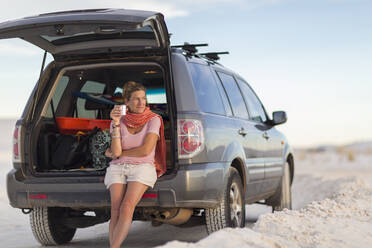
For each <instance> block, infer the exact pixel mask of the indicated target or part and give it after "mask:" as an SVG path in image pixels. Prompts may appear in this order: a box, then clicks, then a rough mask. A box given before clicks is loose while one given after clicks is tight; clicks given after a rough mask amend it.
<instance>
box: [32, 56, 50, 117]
mask: <svg viewBox="0 0 372 248" xmlns="http://www.w3.org/2000/svg"><path fill="white" fill-rule="evenodd" d="M46 56H47V51H45V52H44V57H43V63H42V64H41V69H40V75H39V80H38V81H37V85H36V92H35V94H34V97H33V99H32V112H31V121H33V119H34V115H35V109H36V101H37V99H38V97H39V91H40V80H41V75H42V74H43V71H44V66H45V60H46Z"/></svg>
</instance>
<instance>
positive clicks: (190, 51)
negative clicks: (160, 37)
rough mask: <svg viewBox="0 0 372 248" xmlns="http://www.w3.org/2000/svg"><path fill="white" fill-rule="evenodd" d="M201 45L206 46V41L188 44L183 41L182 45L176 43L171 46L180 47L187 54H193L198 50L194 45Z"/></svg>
mask: <svg viewBox="0 0 372 248" xmlns="http://www.w3.org/2000/svg"><path fill="white" fill-rule="evenodd" d="M201 46H208V44H207V43H202V44H190V43H188V42H185V43H184V44H183V45H176V46H172V47H174V48H182V50H185V51H186V52H187V55H195V54H196V53H197V52H198V49H196V47H201Z"/></svg>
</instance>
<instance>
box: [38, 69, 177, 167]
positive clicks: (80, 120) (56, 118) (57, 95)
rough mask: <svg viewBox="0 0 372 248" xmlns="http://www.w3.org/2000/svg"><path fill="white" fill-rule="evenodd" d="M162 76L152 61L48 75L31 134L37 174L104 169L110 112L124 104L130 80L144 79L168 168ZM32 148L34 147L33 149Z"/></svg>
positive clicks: (168, 135) (167, 122)
mask: <svg viewBox="0 0 372 248" xmlns="http://www.w3.org/2000/svg"><path fill="white" fill-rule="evenodd" d="M164 78H165V74H164V71H163V70H162V68H161V67H160V66H159V65H158V64H156V63H137V62H136V63H110V64H95V65H84V66H80V65H79V66H71V67H66V68H63V69H62V70H61V71H59V72H58V73H56V74H55V75H54V76H53V75H52V76H51V77H50V80H49V82H48V86H49V87H46V91H45V92H49V93H48V95H45V96H44V97H45V100H44V102H45V104H44V107H43V108H42V109H41V110H40V111H41V113H40V116H41V118H40V119H39V120H38V122H37V124H36V126H35V128H34V131H33V134H35V136H33V140H34V141H35V142H36V144H37V145H36V146H34V147H33V154H34V164H33V168H32V171H33V172H35V173H50V172H55V173H61V172H72V173H74V172H78V171H80V172H81V171H83V172H89V171H92V172H97V171H98V172H102V173H103V172H104V171H105V169H106V167H107V166H108V165H109V162H110V159H109V158H107V157H105V156H104V152H105V151H106V149H107V148H108V147H109V146H110V143H111V138H110V134H109V127H110V122H111V119H110V111H111V109H112V108H113V106H114V105H116V104H123V98H122V88H123V85H124V84H125V83H126V82H128V81H136V82H139V83H142V84H143V85H144V86H145V87H146V89H147V92H146V97H147V104H148V106H149V107H150V109H151V110H152V111H153V112H155V113H157V114H159V115H160V116H161V117H162V118H163V122H164V134H165V135H164V136H165V139H166V145H167V170H170V169H171V168H172V165H171V164H172V163H171V156H170V155H171V150H170V143H171V136H172V135H171V132H170V130H172V129H171V127H170V125H171V122H170V118H169V109H168V101H167V93H166V88H167V87H166V85H165V80H164ZM35 148H36V149H35Z"/></svg>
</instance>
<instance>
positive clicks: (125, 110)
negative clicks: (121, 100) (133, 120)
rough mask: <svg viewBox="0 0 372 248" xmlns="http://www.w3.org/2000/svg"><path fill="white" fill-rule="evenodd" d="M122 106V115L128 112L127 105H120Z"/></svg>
mask: <svg viewBox="0 0 372 248" xmlns="http://www.w3.org/2000/svg"><path fill="white" fill-rule="evenodd" d="M120 107H121V115H125V114H126V112H127V105H125V104H122V105H120Z"/></svg>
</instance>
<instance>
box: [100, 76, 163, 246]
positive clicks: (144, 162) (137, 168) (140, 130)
mask: <svg viewBox="0 0 372 248" xmlns="http://www.w3.org/2000/svg"><path fill="white" fill-rule="evenodd" d="M123 98H124V103H125V105H126V106H127V113H126V115H121V109H120V106H118V105H117V106H115V107H114V108H113V110H112V111H111V113H110V117H111V119H112V122H111V127H110V133H111V147H110V148H109V149H107V151H106V156H108V157H112V158H113V160H112V161H111V163H110V166H109V167H108V168H107V171H106V176H105V185H106V187H107V188H108V189H109V190H110V196H111V220H110V225H109V239H110V247H111V248H117V247H120V245H121V243H122V242H123V241H124V239H125V238H126V237H127V235H128V231H129V228H130V225H131V223H132V218H133V212H134V209H135V207H136V205H137V203H138V202H139V201H140V200H141V198H142V195H143V194H144V192H145V191H146V190H147V189H148V187H151V188H152V187H153V186H154V184H155V181H156V179H157V177H158V176H160V175H162V174H163V173H164V172H165V168H166V165H165V141H164V126H163V121H162V119H161V117H160V116H159V115H157V114H155V113H153V112H152V111H151V110H150V109H149V107H147V105H146V89H145V87H144V86H143V85H142V84H139V83H136V82H133V81H130V82H127V83H126V84H125V85H124V87H123Z"/></svg>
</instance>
